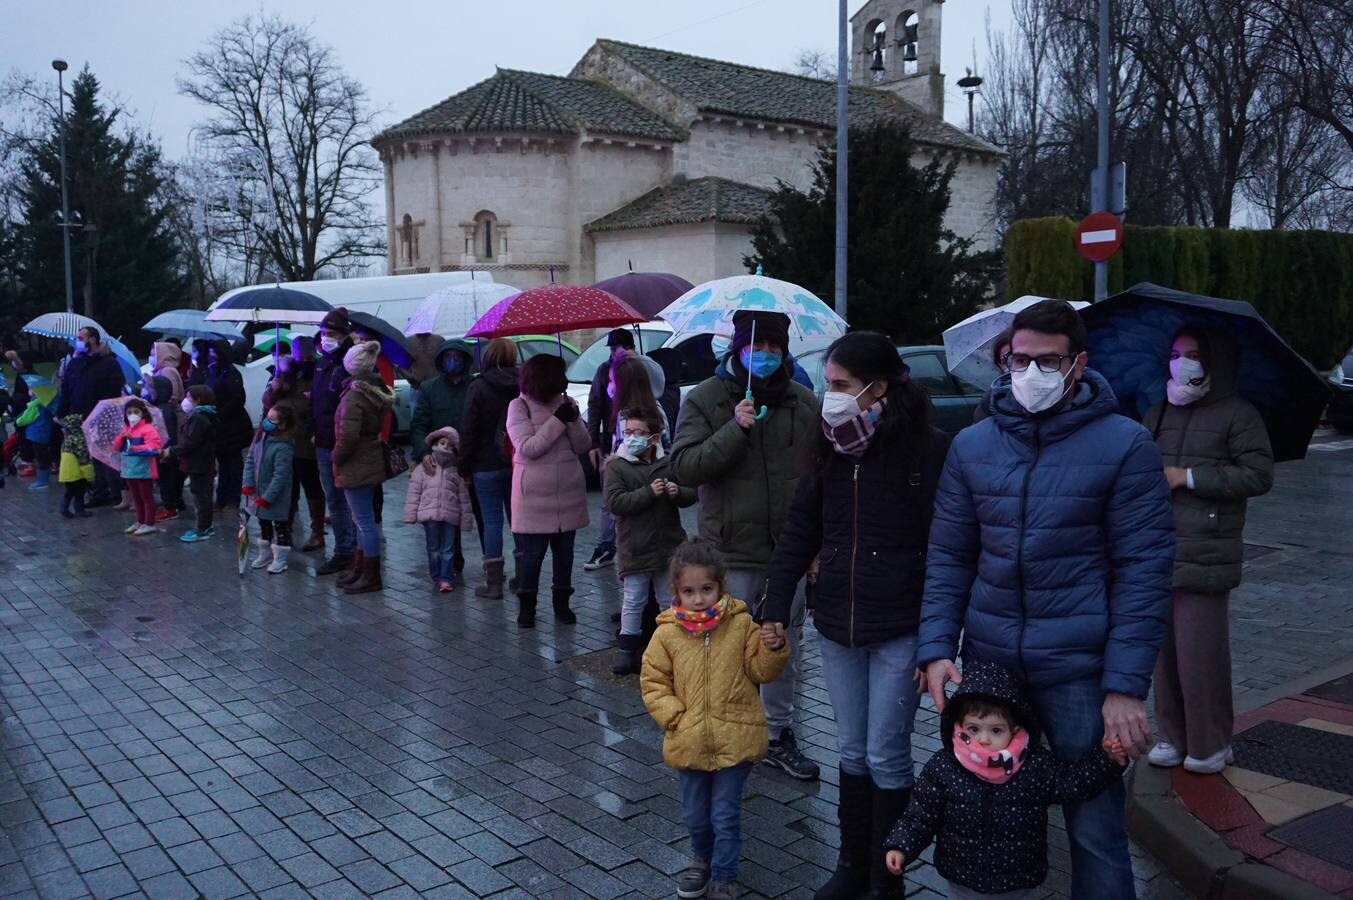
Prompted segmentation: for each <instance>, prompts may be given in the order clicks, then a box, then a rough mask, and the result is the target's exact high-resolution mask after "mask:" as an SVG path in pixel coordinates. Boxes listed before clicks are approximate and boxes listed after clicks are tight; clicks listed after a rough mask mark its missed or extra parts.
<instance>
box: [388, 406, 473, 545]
mask: <svg viewBox="0 0 1353 900" xmlns="http://www.w3.org/2000/svg"><path fill="white" fill-rule="evenodd" d="M442 438H447V439H448V440H450V441H451V449H452V450H453V451H456V450H459V448H460V435H458V434H457V433H456V429H454V428H438V429H437V430H436V431H434V432H432V434H429V435H428V436H427V440H428V444H429V446H431V445H432V444H435V443H436V442H437V441H439V440H441V439H442ZM404 521H405V522H407V523H408V524H410V525H412V524H414V523H415V522H416V523H420V524H425V523H427V522H449V523H451V524H452V525H455V526H456V527H457V528H459V529H460V530H461V531H473V530H474V509H473V508H472V507H471V505H470V486H469V485H468V484H466V483H465V479H464V478H462V477H461V476H460V473H459V472H457V471H456V468H455V465H454V464H453V465H450V466H443V465H441V464H439V463H434V469H433V472H432V474H431V475H429V474H428V473H427V472H425V471H423V467H422V466H421V465H418V466H414V467H413V477H412V478H410V479H409V492H408V493H407V494H406V495H405V496H404Z"/></svg>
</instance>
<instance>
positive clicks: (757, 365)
mask: <svg viewBox="0 0 1353 900" xmlns="http://www.w3.org/2000/svg"><path fill="white" fill-rule="evenodd" d="M741 359H742V367H743V368H744V369H746V370H747V371H749V372H751V373H752V377H753V378H769V377H770V376H772V375H774V374H775V371H776V370H777V369H779V368H780V364H781V362H782V359H781V357H780V354H778V353H776V352H775V351H774V350H753V349H752V348H751V347H743V348H742V356H741Z"/></svg>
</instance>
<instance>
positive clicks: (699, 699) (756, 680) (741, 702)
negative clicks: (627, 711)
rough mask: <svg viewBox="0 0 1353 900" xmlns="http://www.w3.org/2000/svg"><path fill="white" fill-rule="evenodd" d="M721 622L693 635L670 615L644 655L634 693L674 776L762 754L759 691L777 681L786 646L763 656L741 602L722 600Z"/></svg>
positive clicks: (786, 654) (661, 617) (667, 612)
mask: <svg viewBox="0 0 1353 900" xmlns="http://www.w3.org/2000/svg"><path fill="white" fill-rule="evenodd" d="M720 602H721V603H723V604H724V605H725V606H724V610H723V612H722V613H721V614H720V617H721V621H720V622H719V624H718V625H717V626H716V627H715V628H714V629H713V630H712V631H707V632H705V633H704V634H692V633H691V632H689V631H687V630H686V629H685V628H683V627H682V626H681V623H680V622H678V621H677V619H676V615H675V614H674V613H673V611H672V609H671V608H670V607H669V608H668V609H665V610H663V612H662V613H661V614H660V615H659V616H658V630H657V631H655V632H654V633H653V638H652V640H650V641H649V642H648V649H647V650H645V651H644V662H643V668H642V669H641V670H640V673H639V687H640V690H641V692H642V694H643V698H644V706H645V707H647V708H648V714H649V715H651V716H652V717H653V721H655V722H657V723H658V725H659V726H660V727H661V728H662V730H663V732H664V733H665V737H664V738H663V741H662V758H663V761H664V762H666V763H667V765H669V766H671V767H672V768H674V769H694V770H697V771H701V772H713V771H717V770H719V769H726V768H728V767H729V766H736V765H738V764H739V763H744V762H751V761H753V760H757V759H760V758H761V757H763V756H765V755H766V744H767V735H766V714H765V712H764V711H763V709H762V706H761V695H760V694H759V693H757V689H756V686H757V685H758V684H767V683H769V682H772V681H774V680H775V679H776V678H778V677H779V676H780V671H781V670H782V669H783V668H784V666H785V662H786V660H788V659H789V646H788V644H786V645H785V646H783V647H781V648H780V649H779V650H767V649H766V645H765V644H763V643H762V642H761V632H760V629H758V628H757V626H756V623H755V622H753V621H752V617H751V615H750V614H749V613H748V612H747V606H746V604H744V603H743V602H742V601H741V600H735V599H733V598H731V597H724V598H723V600H721V601H720Z"/></svg>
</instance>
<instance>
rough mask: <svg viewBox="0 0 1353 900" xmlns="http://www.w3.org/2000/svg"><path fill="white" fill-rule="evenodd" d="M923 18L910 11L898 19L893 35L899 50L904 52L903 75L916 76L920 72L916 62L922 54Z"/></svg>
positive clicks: (906, 11)
mask: <svg viewBox="0 0 1353 900" xmlns="http://www.w3.org/2000/svg"><path fill="white" fill-rule="evenodd" d="M920 31H921V17H920V16H918V15H917V14H916V13H915V12H913V11H912V10H910V9H908V10H905V11H904V12H903V13H902V15H900V16H898V17H897V27H896V28H895V29H894V30H893V34H894V35H895V36H896V38H897V46H898V49H900V50H901V51H902V71H901V74H903V75H915V74H916V73H917V71H919V69H918V67H917V63H916V60H917V58H918V56H919V53H920V46H919V45H920Z"/></svg>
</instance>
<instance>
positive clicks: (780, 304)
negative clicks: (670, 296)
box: [658, 266, 848, 340]
mask: <svg viewBox="0 0 1353 900" xmlns="http://www.w3.org/2000/svg"><path fill="white" fill-rule="evenodd" d="M741 309H745V310H751V311H752V312H778V313H784V314H785V315H786V316H788V317H789V334H790V336H791V337H794V338H798V339H799V340H803V339H805V338H815V337H823V338H834V337H840V336H841V335H843V334H845V333H846V328H847V327H848V326H847V325H846V320H845V319H843V318H841V317H840V316H838V315H837V314H836V311H835V310H833V309H832V308H831V307H830V306H828V305H827V304H825V303H823V302H822V301H821V300H819V299H818V298H817V297H814V296H813V295H812V293H810V292H809V291H808V290H807V289H806V288H801V287H799V286H798V285H797V284H791V283H790V282H788V281H778V280H776V279H774V278H767V277H766V276H765V275H763V274H762V273H761V267H760V266H757V267H756V274H755V275H734V276H732V277H731V278H719V279H716V280H714V281H706V282H705V283H704V284H701V285H698V286H696V287H694V288H691V289H690V290H689V291H687V292H686V293H684V294H682V295H681V296H680V297H678V298H677V299H676V300H674V301H672V303H671V304H669V305H668V306H667V308H666V309H664V310H662V312H660V313H658V315H659V316H660V317H661V318H663V319H665V320H666V321H667V323H668V324H669V325H671V326H672V330H673V331H676V332H678V333H688V332H697V333H708V334H722V335H724V336H732V334H733V313H735V312H737V311H738V310H741Z"/></svg>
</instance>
